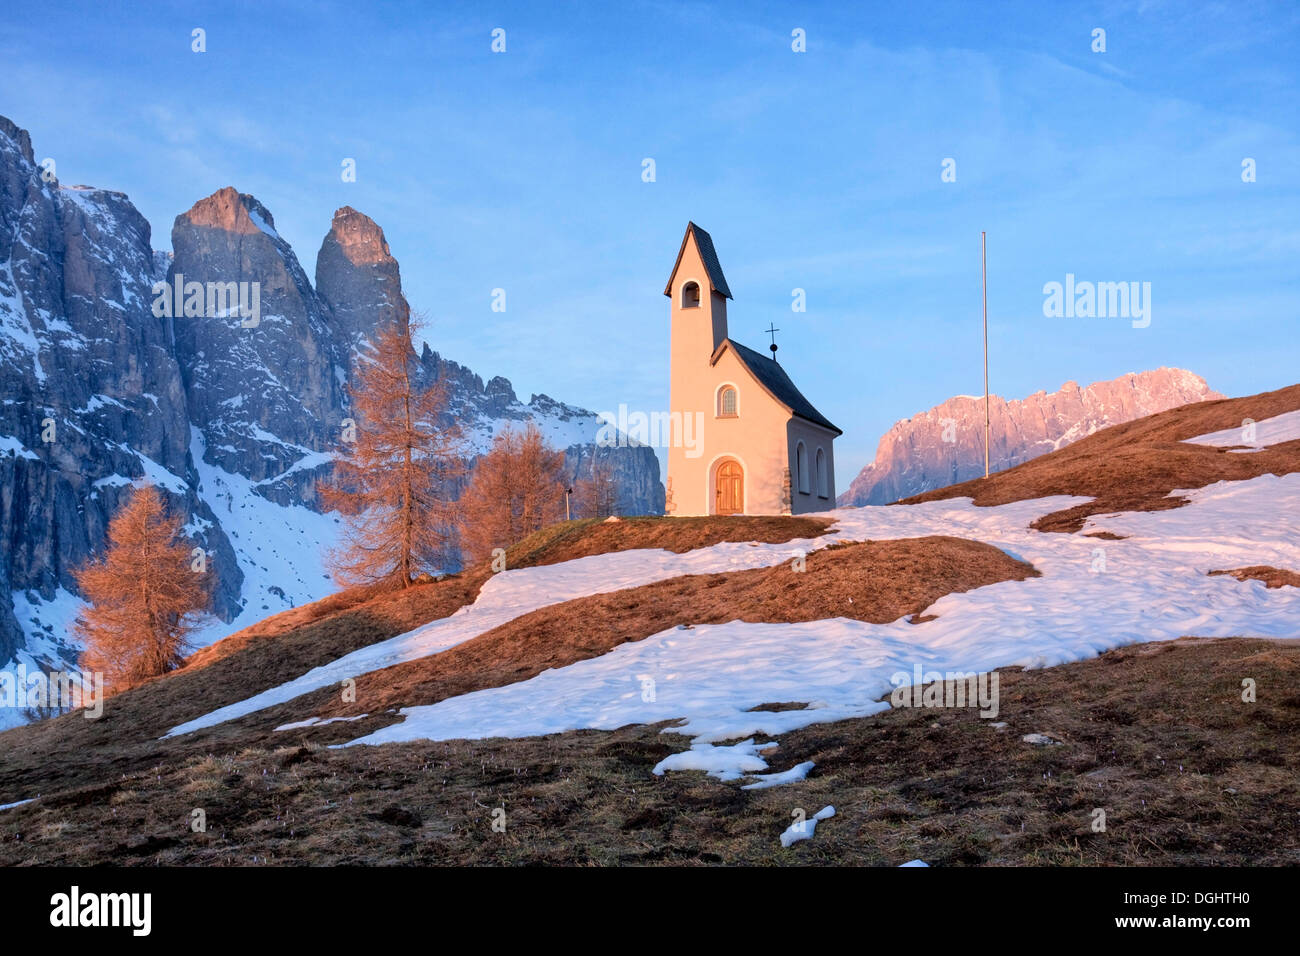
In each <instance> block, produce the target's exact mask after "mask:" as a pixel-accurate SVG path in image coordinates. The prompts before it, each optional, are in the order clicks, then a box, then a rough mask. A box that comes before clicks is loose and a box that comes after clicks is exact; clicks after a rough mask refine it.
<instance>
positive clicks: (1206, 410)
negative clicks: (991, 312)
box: [905, 385, 1300, 531]
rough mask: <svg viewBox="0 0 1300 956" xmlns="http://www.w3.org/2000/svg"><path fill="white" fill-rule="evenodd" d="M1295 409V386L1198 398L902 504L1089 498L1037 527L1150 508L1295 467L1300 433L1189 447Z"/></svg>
mask: <svg viewBox="0 0 1300 956" xmlns="http://www.w3.org/2000/svg"><path fill="white" fill-rule="evenodd" d="M1297 409H1300V385H1292V386H1290V387H1288V388H1281V389H1278V390H1277V391H1273V392H1265V393H1263V394H1260V395H1251V396H1247V397H1245V398H1228V399H1220V400H1218V401H1207V402H1198V403H1196V404H1194V405H1188V406H1184V407H1182V408H1175V409H1171V410H1169V411H1167V412H1162V413H1160V414H1158V415H1151V416H1148V417H1146V418H1142V419H1139V420H1138V421H1135V422H1129V423H1127V424H1124V425H1117V426H1115V427H1113V428H1108V429H1105V430H1104V431H1101V432H1098V433H1096V434H1093V435H1089V436H1088V437H1087V438H1084V439H1080V440H1079V441H1078V442H1075V443H1074V444H1072V445H1070V446H1069V447H1067V448H1063V449H1061V450H1060V451H1058V452H1054V453H1053V454H1051V455H1047V456H1044V457H1042V458H1037V459H1035V460H1033V461H1030V462H1026V463H1025V464H1023V465H1020V466H1018V467H1016V468H1012V469H1010V470H1008V471H1003V472H998V473H997V474H995V475H991V476H989V478H987V479H985V478H984V477H982V476H981V477H980V478H976V479H973V480H971V481H965V482H962V483H960V484H956V485H949V486H948V487H946V488H940V489H937V490H935V491H930V492H926V493H925V494H922V495H915V496H913V497H911V498H908V499H905V503H908V504H915V503H919V502H923V501H941V500H944V499H949V498H960V497H966V496H969V497H970V498H971V499H972V500H973V501H974V502H975V504H977V505H986V506H987V505H999V504H1006V503H1007V502H1011V501H1024V500H1026V499H1030V498H1045V497H1047V496H1049V495H1079V496H1088V497H1090V498H1092V499H1093V500H1092V501H1089V502H1087V503H1084V504H1079V505H1075V506H1072V507H1070V508H1064V509H1062V510H1060V511H1055V512H1052V513H1051V514H1048V515H1044V516H1043V517H1042V518H1039V519H1038V520H1037V521H1035V523H1034V527H1035V528H1038V529H1039V530H1042V531H1078V530H1079V529H1080V528H1081V527H1083V524H1084V522H1085V520H1086V519H1087V518H1088V517H1089V516H1091V515H1099V514H1103V513H1105V512H1110V511H1152V510H1157V509H1164V508H1177V507H1180V506H1181V505H1183V504H1186V503H1187V498H1186V497H1185V496H1181V495H1171V492H1173V491H1174V490H1175V489H1181V488H1204V487H1206V486H1207V485H1210V484H1213V483H1214V482H1217V481H1245V480H1247V479H1249V478H1254V477H1257V476H1260V475H1286V474H1291V473H1294V472H1297V471H1300V438H1292V439H1290V440H1286V441H1281V442H1278V443H1276V444H1272V445H1268V446H1265V447H1262V448H1258V449H1255V450H1252V451H1251V452H1250V453H1249V454H1239V453H1237V452H1235V451H1234V450H1233V448H1234V447H1236V448H1242V447H1246V444H1247V443H1246V440H1245V439H1244V438H1243V439H1242V440H1241V443H1240V444H1239V445H1236V446H1227V445H1206V444H1195V443H1192V442H1190V441H1189V439H1192V438H1196V437H1198V436H1201V435H1208V434H1210V433H1213V432H1220V431H1226V430H1231V429H1238V430H1240V429H1241V428H1242V427H1243V423H1244V422H1246V421H1248V420H1249V421H1254V422H1263V421H1266V420H1267V419H1270V418H1274V417H1276V416H1280V415H1284V414H1286V413H1288V412H1293V411H1296V410H1297Z"/></svg>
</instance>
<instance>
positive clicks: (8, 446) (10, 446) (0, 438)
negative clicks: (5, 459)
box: [0, 435, 40, 461]
mask: <svg viewBox="0 0 1300 956" xmlns="http://www.w3.org/2000/svg"><path fill="white" fill-rule="evenodd" d="M0 455H13V456H15V457H17V458H30V459H31V460H33V461H40V455H38V454H36V452H34V451H32V450H31V449H29V448H28V447H27V446H26V445H24V444H23V443H22V442H20V441H19V440H18V439H17V438H14V437H13V436H12V435H0Z"/></svg>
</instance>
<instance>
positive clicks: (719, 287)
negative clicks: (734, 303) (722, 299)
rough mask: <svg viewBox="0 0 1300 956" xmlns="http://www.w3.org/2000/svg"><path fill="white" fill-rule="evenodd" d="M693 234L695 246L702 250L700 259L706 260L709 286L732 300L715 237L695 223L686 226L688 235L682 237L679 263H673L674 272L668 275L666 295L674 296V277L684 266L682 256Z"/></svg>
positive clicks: (678, 256) (678, 254) (678, 251)
mask: <svg viewBox="0 0 1300 956" xmlns="http://www.w3.org/2000/svg"><path fill="white" fill-rule="evenodd" d="M692 233H693V234H694V235H695V245H696V247H697V248H698V249H699V250H700V258H701V259H703V260H704V268H705V271H707V272H708V274H709V285H710V286H712V287H713V291H714V292H718V293H721V294H722V295H724V296H726V297H727V298H728V299H730V298H732V295H731V289H729V288H728V287H727V277H726V276H724V275H723V274H722V263H720V262H719V261H718V252H717V250H716V249H714V248H713V237H712V236H710V235H709V234H708V233H707V232H705V231H704V230H703V229H701V228H700V227H699V226H697V225H695V223H693V222H688V223H687V224H686V234H685V235H684V236H682V247H681V248H680V249H678V250H677V261H676V262H674V263H673V271H672V272H671V273H670V274H669V275H668V284H667V285H666V286H664V295H667V296H671V295H672V294H673V291H672V290H673V276H675V275H677V269H678V267H679V266H680V265H681V264H682V256H683V255H685V254H686V243H687V241H688V240H689V239H690V238H691V235H692Z"/></svg>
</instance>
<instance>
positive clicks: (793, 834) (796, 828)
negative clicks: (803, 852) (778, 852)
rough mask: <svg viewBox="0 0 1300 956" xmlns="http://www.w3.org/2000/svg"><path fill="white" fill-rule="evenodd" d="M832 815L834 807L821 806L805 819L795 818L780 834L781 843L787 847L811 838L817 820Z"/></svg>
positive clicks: (827, 818)
mask: <svg viewBox="0 0 1300 956" xmlns="http://www.w3.org/2000/svg"><path fill="white" fill-rule="evenodd" d="M833 816H835V808H834V807H823V808H822V809H821V810H818V811H817V812H816V813H815V814H813V815H812V816H811V817H809V818H808V819H807V820H796V821H795V822H794V823H792V824H790V826H789V827H787V828H786V831H785V832H784V833H782V834H781V845H782V846H783V847H789V846H791V845H792V844H795V843H798V842H799V841H800V840H808V839H811V838H812V835H813V833H815V832H816V831H817V821H818V820H829V819H830V818H831V817H833Z"/></svg>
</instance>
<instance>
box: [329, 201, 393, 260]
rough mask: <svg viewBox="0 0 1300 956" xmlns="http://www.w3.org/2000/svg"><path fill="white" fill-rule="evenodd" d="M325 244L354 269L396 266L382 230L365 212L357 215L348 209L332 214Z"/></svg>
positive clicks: (350, 208) (341, 209) (345, 207)
mask: <svg viewBox="0 0 1300 956" xmlns="http://www.w3.org/2000/svg"><path fill="white" fill-rule="evenodd" d="M325 242H326V243H329V242H334V243H336V244H337V245H338V247H339V249H340V251H341V252H342V253H343V255H344V256H346V257H347V259H348V261H349V262H351V263H352V264H353V265H356V266H367V265H375V264H377V263H389V262H391V263H393V264H394V265H395V264H396V262H397V260H396V259H394V258H393V256H392V253H391V252H389V250H388V240H387V239H385V238H384V230H383V229H381V228H379V225H378V224H377V223H376V222H375V221H374V220H373V219H371V218H370V217H369V216H367V215H366V214H365V213H363V212H357V211H356V210H355V209H353V208H352V207H351V206H343V207H341V208H339V209H338V210H336V211H335V213H334V220H333V222H331V223H330V231H329V232H328V233H327V234H326V236H325Z"/></svg>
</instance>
